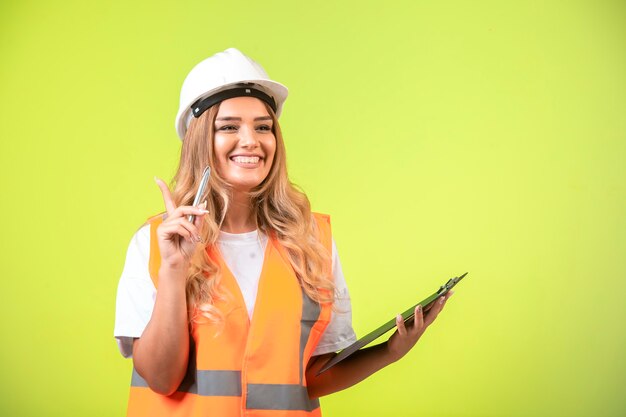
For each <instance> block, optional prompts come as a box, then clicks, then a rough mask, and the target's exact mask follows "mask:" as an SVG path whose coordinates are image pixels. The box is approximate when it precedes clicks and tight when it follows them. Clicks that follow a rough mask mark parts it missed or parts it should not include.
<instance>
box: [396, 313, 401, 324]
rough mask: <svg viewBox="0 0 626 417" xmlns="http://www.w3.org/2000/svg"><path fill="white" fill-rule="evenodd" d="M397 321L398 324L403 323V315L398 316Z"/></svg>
mask: <svg viewBox="0 0 626 417" xmlns="http://www.w3.org/2000/svg"><path fill="white" fill-rule="evenodd" d="M396 321H397V322H398V323H400V322H401V321H402V314H398V315H397V316H396Z"/></svg>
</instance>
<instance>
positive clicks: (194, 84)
mask: <svg viewBox="0 0 626 417" xmlns="http://www.w3.org/2000/svg"><path fill="white" fill-rule="evenodd" d="M286 97H287V89H286V88H285V87H284V86H283V85H281V84H279V83H277V82H275V81H272V80H270V79H269V78H268V76H267V74H266V73H265V71H264V70H263V69H262V68H261V67H260V66H259V65H258V64H257V63H256V62H254V61H253V60H251V59H250V58H248V57H246V56H245V55H243V54H242V53H241V52H239V51H238V50H236V49H232V48H231V49H228V50H226V51H224V52H221V53H218V54H216V55H214V56H212V57H210V58H207V59H206V60H204V61H202V62H201V63H200V64H198V65H197V66H196V67H194V69H193V70H192V71H191V72H190V74H189V75H188V76H187V78H186V79H185V82H184V84H183V88H182V91H181V106H180V110H179V112H178V115H177V120H176V128H177V132H178V134H179V136H180V137H181V139H182V140H183V146H182V151H181V159H180V165H179V168H178V172H177V173H176V176H175V178H174V183H175V187H174V191H173V193H172V194H170V190H169V189H168V187H167V185H166V184H165V183H164V182H163V181H161V180H157V184H158V186H159V187H160V189H161V192H162V195H163V200H164V202H165V208H166V213H165V214H164V215H159V216H156V217H154V218H152V219H150V220H149V221H148V224H147V225H145V226H144V227H142V228H141V229H140V230H139V231H138V232H137V234H136V235H135V237H134V238H133V241H132V242H131V246H130V247H129V251H128V254H127V259H126V265H125V267H124V272H123V274H122V278H121V279H120V285H119V288H118V299H117V314H116V329H115V336H116V338H117V339H118V343H119V344H120V349H121V351H122V353H123V354H124V355H125V356H127V357H128V356H132V358H133V365H134V371H133V378H132V383H131V393H130V399H129V407H128V415H130V416H135V415H146V416H160V415H163V416H165V415H215V416H240V415H243V414H245V415H249V416H265V415H284V416H302V415H320V408H319V401H318V400H317V399H318V398H319V397H321V396H323V395H327V394H330V393H333V392H336V391H339V390H341V389H344V388H347V387H349V386H351V385H354V384H356V383H357V382H359V381H361V380H363V379H365V378H366V377H368V376H369V375H371V374H372V373H374V372H376V371H377V370H379V369H381V368H383V367H384V366H386V365H388V364H390V363H392V362H394V361H396V360H398V359H400V358H401V357H402V356H404V355H405V354H406V353H407V352H408V351H409V350H410V349H411V347H412V346H413V345H414V344H415V343H416V342H417V340H418V339H419V337H420V336H421V334H422V333H423V332H424V331H425V329H426V328H427V327H428V326H429V325H430V324H431V323H432V322H433V321H434V320H435V318H436V317H437V314H438V313H439V312H440V311H441V309H442V308H443V306H444V304H445V301H446V299H447V297H449V296H450V295H451V293H450V294H449V295H448V296H446V297H442V298H441V300H439V302H438V303H437V304H436V306H435V307H433V308H432V309H431V310H429V312H428V313H427V314H426V315H423V314H422V311H421V310H420V309H419V308H418V309H417V310H416V311H415V317H416V319H415V321H414V324H412V325H410V326H406V327H405V325H404V322H403V321H402V320H401V318H398V320H397V324H398V330H397V331H396V332H395V333H394V335H393V336H392V337H391V338H390V339H389V340H388V341H387V342H386V343H383V344H380V345H377V346H373V347H371V348H366V349H362V350H361V351H359V352H357V353H356V354H354V355H352V356H351V357H349V358H348V359H346V360H344V361H343V362H340V363H339V364H337V365H336V366H334V367H332V368H331V369H330V370H328V371H326V372H324V373H322V374H320V375H319V376H318V375H316V374H317V370H319V369H320V368H321V366H322V365H324V363H325V362H326V361H327V360H328V359H329V358H330V357H332V355H333V354H334V352H336V351H337V350H340V349H343V348H345V347H347V346H348V345H350V344H351V343H353V342H354V341H355V336H354V332H353V330H352V326H351V319H350V303H349V297H348V293H347V289H346V286H345V281H344V279H343V275H342V273H341V267H340V264H339V260H338V257H337V253H336V248H335V245H334V242H333V240H332V237H331V232H330V222H329V218H328V216H325V215H321V214H315V213H311V210H310V206H309V202H308V200H307V198H306V196H305V195H304V194H303V193H301V192H299V191H297V190H296V189H295V188H294V187H293V186H292V185H291V183H290V182H289V180H288V177H287V171H286V162H285V148H284V143H283V139H282V135H281V132H280V127H279V125H278V116H279V115H280V112H281V110H282V105H283V103H284V101H285V99H286ZM207 164H208V165H209V166H211V167H212V169H213V171H212V174H211V179H210V182H209V191H208V193H207V196H206V200H205V201H204V202H203V203H202V204H201V205H200V206H199V207H192V206H191V204H192V200H193V198H194V194H195V192H196V190H197V188H198V183H199V180H200V178H199V177H200V175H201V172H202V171H203V169H204V167H205V166H206V165H207ZM189 215H194V216H195V219H194V220H193V222H190V221H189V220H188V216H189ZM157 288H158V291H157V290H156V289H157Z"/></svg>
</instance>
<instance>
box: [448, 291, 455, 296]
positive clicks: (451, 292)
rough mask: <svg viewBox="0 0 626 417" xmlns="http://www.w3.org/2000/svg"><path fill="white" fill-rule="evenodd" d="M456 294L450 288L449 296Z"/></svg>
mask: <svg viewBox="0 0 626 417" xmlns="http://www.w3.org/2000/svg"><path fill="white" fill-rule="evenodd" d="M453 295H454V291H452V290H450V291H448V298H450V297H452V296H453Z"/></svg>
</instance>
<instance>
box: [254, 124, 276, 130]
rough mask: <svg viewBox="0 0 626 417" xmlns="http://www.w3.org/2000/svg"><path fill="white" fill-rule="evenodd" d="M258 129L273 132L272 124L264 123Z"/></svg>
mask: <svg viewBox="0 0 626 417" xmlns="http://www.w3.org/2000/svg"><path fill="white" fill-rule="evenodd" d="M256 129H257V130H261V131H263V132H271V131H272V126H270V125H265V124H263V125H259V126H257V127H256Z"/></svg>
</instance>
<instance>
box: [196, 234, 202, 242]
mask: <svg viewBox="0 0 626 417" xmlns="http://www.w3.org/2000/svg"><path fill="white" fill-rule="evenodd" d="M194 239H196V242H202V238H201V237H200V236H199V235H195V236H194Z"/></svg>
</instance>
